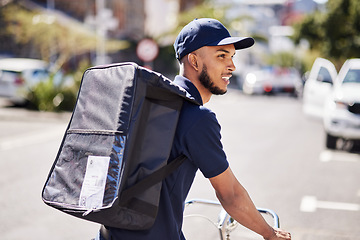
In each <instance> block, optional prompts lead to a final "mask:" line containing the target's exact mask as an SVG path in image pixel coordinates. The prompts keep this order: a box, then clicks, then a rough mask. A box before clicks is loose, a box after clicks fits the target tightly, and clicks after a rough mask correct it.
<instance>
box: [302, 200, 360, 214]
mask: <svg viewBox="0 0 360 240" xmlns="http://www.w3.org/2000/svg"><path fill="white" fill-rule="evenodd" d="M318 208H322V209H332V210H344V211H360V205H359V204H355V203H343V202H328V201H318V200H317V199H316V197H314V196H304V197H303V198H302V200H301V204H300V211H302V212H315V211H316V209H318Z"/></svg>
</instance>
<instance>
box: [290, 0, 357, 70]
mask: <svg viewBox="0 0 360 240" xmlns="http://www.w3.org/2000/svg"><path fill="white" fill-rule="evenodd" d="M295 32H296V34H295V36H294V39H295V41H296V42H297V43H298V42H299V41H300V40H301V39H306V40H308V42H309V44H310V47H311V48H312V49H314V50H317V51H319V52H320V54H321V55H322V56H323V57H325V58H329V59H332V60H333V61H334V62H337V63H338V65H339V64H341V63H342V62H344V61H345V60H346V59H348V58H356V57H360V1H358V0H328V3H327V5H326V11H325V12H315V13H313V14H311V15H308V16H307V17H306V18H305V19H304V20H303V21H302V22H301V23H300V24H298V25H296V26H295Z"/></svg>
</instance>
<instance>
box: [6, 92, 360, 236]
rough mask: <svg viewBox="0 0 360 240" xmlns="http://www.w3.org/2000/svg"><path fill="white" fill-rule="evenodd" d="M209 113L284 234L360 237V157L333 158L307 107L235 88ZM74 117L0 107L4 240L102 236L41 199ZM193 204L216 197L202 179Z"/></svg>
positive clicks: (240, 172) (237, 169) (241, 175)
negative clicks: (66, 129)
mask: <svg viewBox="0 0 360 240" xmlns="http://www.w3.org/2000/svg"><path fill="white" fill-rule="evenodd" d="M208 107H210V108H211V109H213V110H214V112H216V113H217V116H218V119H219V122H220V123H221V125H222V136H223V144H224V148H225V151H226V153H227V156H228V159H229V162H230V165H231V167H232V170H233V172H234V173H235V174H236V176H237V177H238V179H239V181H240V182H241V183H242V184H243V185H244V186H245V188H246V189H247V190H248V192H249V194H250V196H251V197H252V199H253V200H254V202H255V204H256V205H257V206H258V207H265V208H270V209H272V210H274V211H275V212H277V214H278V215H279V216H280V222H281V227H282V228H284V229H287V230H289V231H291V232H292V235H293V239H296V240H315V239H316V240H319V239H320V240H321V239H324V240H325V239H326V240H329V239H336V240H350V239H351V240H354V239H355V240H356V239H360V237H359V234H360V228H359V222H360V181H359V180H360V177H359V176H360V174H359V173H360V155H359V154H353V153H346V152H341V151H327V150H326V149H325V148H324V137H325V136H324V132H323V129H322V124H321V122H320V121H317V120H314V119H309V118H307V117H305V116H304V115H303V114H302V111H301V100H298V99H294V98H291V97H289V96H254V97H249V96H244V95H242V93H241V92H239V91H237V90H233V89H231V90H230V91H229V93H228V94H227V95H225V96H214V97H213V99H212V100H211V101H210V103H209V104H208ZM69 118H70V114H68V113H66V114H53V113H38V112H31V111H26V110H24V109H21V108H13V107H7V106H6V103H4V102H3V101H1V100H0V172H1V174H0V196H1V197H0V205H1V206H2V209H1V211H0V232H1V237H0V239H3V240H23V239H28V240H32V239H34V240H35V239H36V240H42V239H53V240H58V239H59V240H60V239H61V240H64V239H91V238H92V237H94V236H95V234H96V232H97V230H98V225H97V224H94V223H90V222H86V221H83V220H80V219H77V218H74V217H72V216H68V215H66V214H64V213H61V212H59V211H57V210H55V209H52V208H50V207H48V206H46V205H45V204H44V203H43V202H42V200H41V190H42V187H43V184H44V182H45V180H46V177H47V174H48V172H49V170H50V168H51V165H52V163H53V161H54V158H55V156H56V153H57V151H58V148H59V145H60V141H61V139H62V136H63V133H64V130H65V128H66V126H67V122H68V120H69ZM191 198H203V199H212V200H215V199H216V198H215V194H214V192H213V190H212V189H211V186H210V184H209V182H208V180H206V179H204V178H203V176H202V174H201V173H199V174H198V175H197V177H196V180H195V182H194V185H193V188H192V190H191V192H190V193H189V199H191ZM217 211H218V210H217V209H216V210H215V211H214V212H216V213H217ZM210 212H211V211H210V210H202V212H201V213H202V214H205V215H207V214H210ZM189 222H190V224H188V223H189ZM193 223H194V222H191V221H189V220H188V219H186V220H185V226H186V228H187V229H189V228H190V230H191V229H197V231H196V232H198V233H199V232H200V233H201V235H202V236H203V237H205V235H204V233H207V232H210V231H213V230H212V229H213V226H208V225H207V224H206V223H204V224H201V225H194V224H193ZM189 225H190V226H189ZM201 227H202V228H201ZM186 231H188V230H186ZM215 233H216V231H215ZM188 237H189V239H200V238H198V237H194V236H190V235H189V236H188ZM204 239H209V238H206V237H205V238H204ZM242 239H243V238H242ZM254 239H261V237H257V238H256V237H255V238H254Z"/></svg>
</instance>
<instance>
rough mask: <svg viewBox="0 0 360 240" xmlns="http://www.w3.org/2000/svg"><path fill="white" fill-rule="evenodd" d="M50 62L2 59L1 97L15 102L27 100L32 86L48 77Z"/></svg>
mask: <svg viewBox="0 0 360 240" xmlns="http://www.w3.org/2000/svg"><path fill="white" fill-rule="evenodd" d="M48 77H49V71H48V64H47V63H46V62H44V61H41V60H37V59H28V58H4V59H0V97H3V98H6V99H8V100H10V101H11V102H13V103H15V104H22V103H24V102H25V101H26V95H27V93H28V91H29V88H30V87H31V86H34V85H35V84H36V83H38V82H39V81H43V80H46V79H48Z"/></svg>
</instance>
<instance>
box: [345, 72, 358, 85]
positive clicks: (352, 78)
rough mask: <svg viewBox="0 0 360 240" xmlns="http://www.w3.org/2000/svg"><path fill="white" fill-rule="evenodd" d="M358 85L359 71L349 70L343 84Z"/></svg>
mask: <svg viewBox="0 0 360 240" xmlns="http://www.w3.org/2000/svg"><path fill="white" fill-rule="evenodd" d="M356 82H357V83H360V69H350V70H349V71H348V72H347V74H346V76H345V78H344V81H343V83H356Z"/></svg>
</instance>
